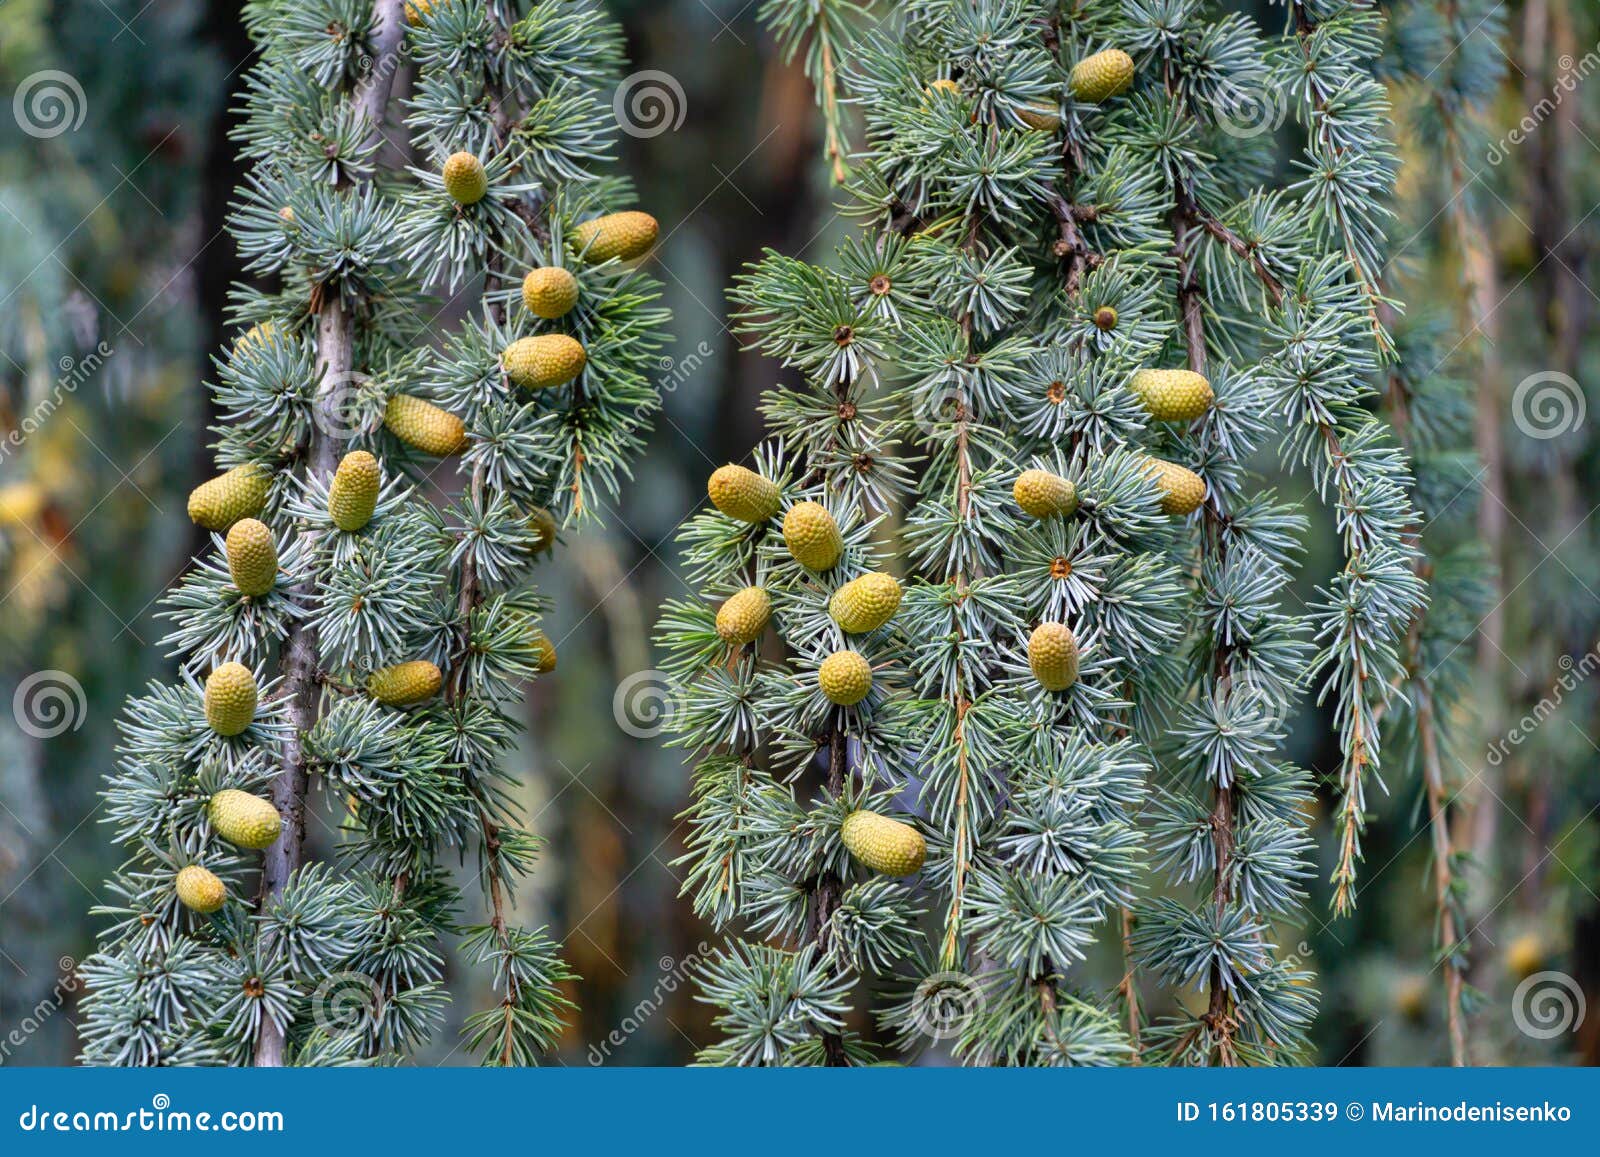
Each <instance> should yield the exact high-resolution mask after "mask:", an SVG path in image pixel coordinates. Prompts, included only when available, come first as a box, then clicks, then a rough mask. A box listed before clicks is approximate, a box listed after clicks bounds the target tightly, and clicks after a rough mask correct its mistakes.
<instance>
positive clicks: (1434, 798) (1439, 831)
mask: <svg viewBox="0 0 1600 1157" xmlns="http://www.w3.org/2000/svg"><path fill="white" fill-rule="evenodd" d="M1417 735H1418V737H1419V739H1420V740H1421V747H1422V768H1423V777H1424V780H1425V781H1426V784H1427V792H1428V827H1429V830H1430V832H1431V833H1432V836H1433V900H1434V907H1435V909H1436V910H1437V913H1438V917H1439V949H1440V953H1441V956H1442V959H1443V961H1444V978H1445V999H1446V1001H1447V1007H1446V1009H1445V1012H1446V1016H1447V1017H1448V1020H1449V1025H1450V1063H1451V1064H1452V1065H1456V1066H1458V1067H1459V1066H1462V1065H1466V1064H1469V1063H1470V1061H1469V1060H1468V1059H1467V1028H1466V1023H1465V1016H1464V1014H1463V1012H1462V1009H1461V969H1460V968H1459V967H1458V966H1457V964H1456V954H1457V951H1458V949H1459V944H1458V943H1457V933H1456V913H1455V901H1454V898H1453V897H1452V896H1451V895H1450V891H1451V886H1452V884H1453V882H1454V872H1453V870H1452V868H1451V859H1452V857H1453V856H1454V854H1455V849H1454V847H1452V844H1451V839H1450V823H1449V819H1448V815H1447V812H1446V808H1447V806H1448V803H1447V801H1446V799H1445V793H1444V770H1443V767H1442V766H1441V764H1440V761H1439V739H1438V734H1437V733H1436V731H1435V729H1434V719H1433V696H1432V694H1431V693H1430V692H1429V690H1428V685H1427V683H1425V682H1419V683H1418V684H1417Z"/></svg>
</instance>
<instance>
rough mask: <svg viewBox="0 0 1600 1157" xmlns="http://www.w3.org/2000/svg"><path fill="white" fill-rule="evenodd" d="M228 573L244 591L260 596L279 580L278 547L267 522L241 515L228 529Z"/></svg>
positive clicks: (226, 547)
mask: <svg viewBox="0 0 1600 1157" xmlns="http://www.w3.org/2000/svg"><path fill="white" fill-rule="evenodd" d="M224 551H225V553H226V554H227V556H228V574H229V575H230V576H231V577H232V578H233V585H234V586H236V587H238V588H239V593H240V594H241V595H248V596H250V597H251V598H259V597H261V596H262V595H264V594H266V593H267V592H268V591H270V590H271V589H272V586H273V584H274V583H275V582H277V581H278V548H277V545H276V544H275V543H274V542H273V541H272V531H271V529H270V528H269V527H268V526H267V524H266V523H264V522H260V521H258V520H256V519H254V518H241V519H240V520H239V521H238V522H236V523H234V524H233V526H232V528H231V529H230V530H229V531H228V538H227V541H226V542H225V543H224Z"/></svg>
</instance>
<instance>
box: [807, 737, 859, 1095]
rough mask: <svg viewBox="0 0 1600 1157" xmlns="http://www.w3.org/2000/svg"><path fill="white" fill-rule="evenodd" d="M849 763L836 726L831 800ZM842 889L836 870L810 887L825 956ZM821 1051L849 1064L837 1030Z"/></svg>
mask: <svg viewBox="0 0 1600 1157" xmlns="http://www.w3.org/2000/svg"><path fill="white" fill-rule="evenodd" d="M848 766H849V756H848V753H847V752H846V750H845V735H844V732H843V731H841V730H840V729H839V728H837V727H832V728H830V729H829V731H828V779H827V789H828V796H829V798H830V799H838V798H839V797H840V796H841V795H842V794H843V793H844V778H845V773H846V771H847V769H848ZM843 892H844V882H843V881H842V880H840V879H839V876H838V873H836V872H832V871H828V872H823V873H822V874H821V875H820V876H818V877H817V881H816V883H815V885H814V886H813V888H812V906H811V928H810V935H811V942H812V943H813V944H815V945H816V946H817V951H818V952H820V953H822V954H824V955H826V954H827V952H828V950H829V949H830V948H831V947H832V943H833V914H834V913H835V912H837V911H838V910H839V897H840V896H841V895H842V894H843ZM822 1052H823V1056H824V1058H825V1061H824V1063H825V1064H827V1065H828V1067H830V1068H841V1067H844V1066H847V1065H849V1063H850V1058H849V1057H848V1056H847V1055H846V1053H845V1049H844V1038H843V1037H841V1036H840V1035H839V1034H838V1033H836V1032H825V1033H823V1034H822Z"/></svg>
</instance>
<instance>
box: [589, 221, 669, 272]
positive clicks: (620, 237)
mask: <svg viewBox="0 0 1600 1157" xmlns="http://www.w3.org/2000/svg"><path fill="white" fill-rule="evenodd" d="M660 231H661V227H660V226H659V225H658V224H657V223H656V219H655V218H654V217H652V216H650V214H648V213H640V212H638V211H636V210H635V211H630V212H626V213H608V214H606V215H605V216H604V217H596V218H595V219H594V220H592V221H585V222H584V223H583V224H581V225H579V226H577V227H576V228H575V229H573V230H572V247H573V249H575V250H577V252H578V254H579V255H580V256H581V257H582V258H583V260H585V261H587V262H588V263H589V264H590V265H598V264H599V263H600V262H602V261H609V260H611V258H613V257H620V258H621V259H622V260H623V261H632V260H634V259H635V258H637V257H643V256H644V255H645V254H646V253H648V252H650V247H651V246H652V245H654V244H655V243H656V235H657V234H658V233H659V232H660Z"/></svg>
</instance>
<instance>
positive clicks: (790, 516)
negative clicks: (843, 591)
mask: <svg viewBox="0 0 1600 1157" xmlns="http://www.w3.org/2000/svg"><path fill="white" fill-rule="evenodd" d="M783 541H784V545H786V546H787V547H788V548H789V553H790V554H791V555H792V556H794V560H795V561H796V562H798V563H799V564H800V565H801V566H803V567H805V568H806V569H807V570H814V571H817V572H819V573H820V572H822V571H825V570H832V569H833V566H834V564H835V563H837V562H838V561H839V556H840V555H841V554H843V553H844V538H843V537H842V536H841V535H840V534H839V524H838V523H836V522H834V520H833V515H831V514H829V513H828V509H827V507H825V506H823V505H822V504H821V503H817V502H796V503H795V504H794V505H793V506H791V507H789V512H788V513H787V514H785V515H784V516H783Z"/></svg>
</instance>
